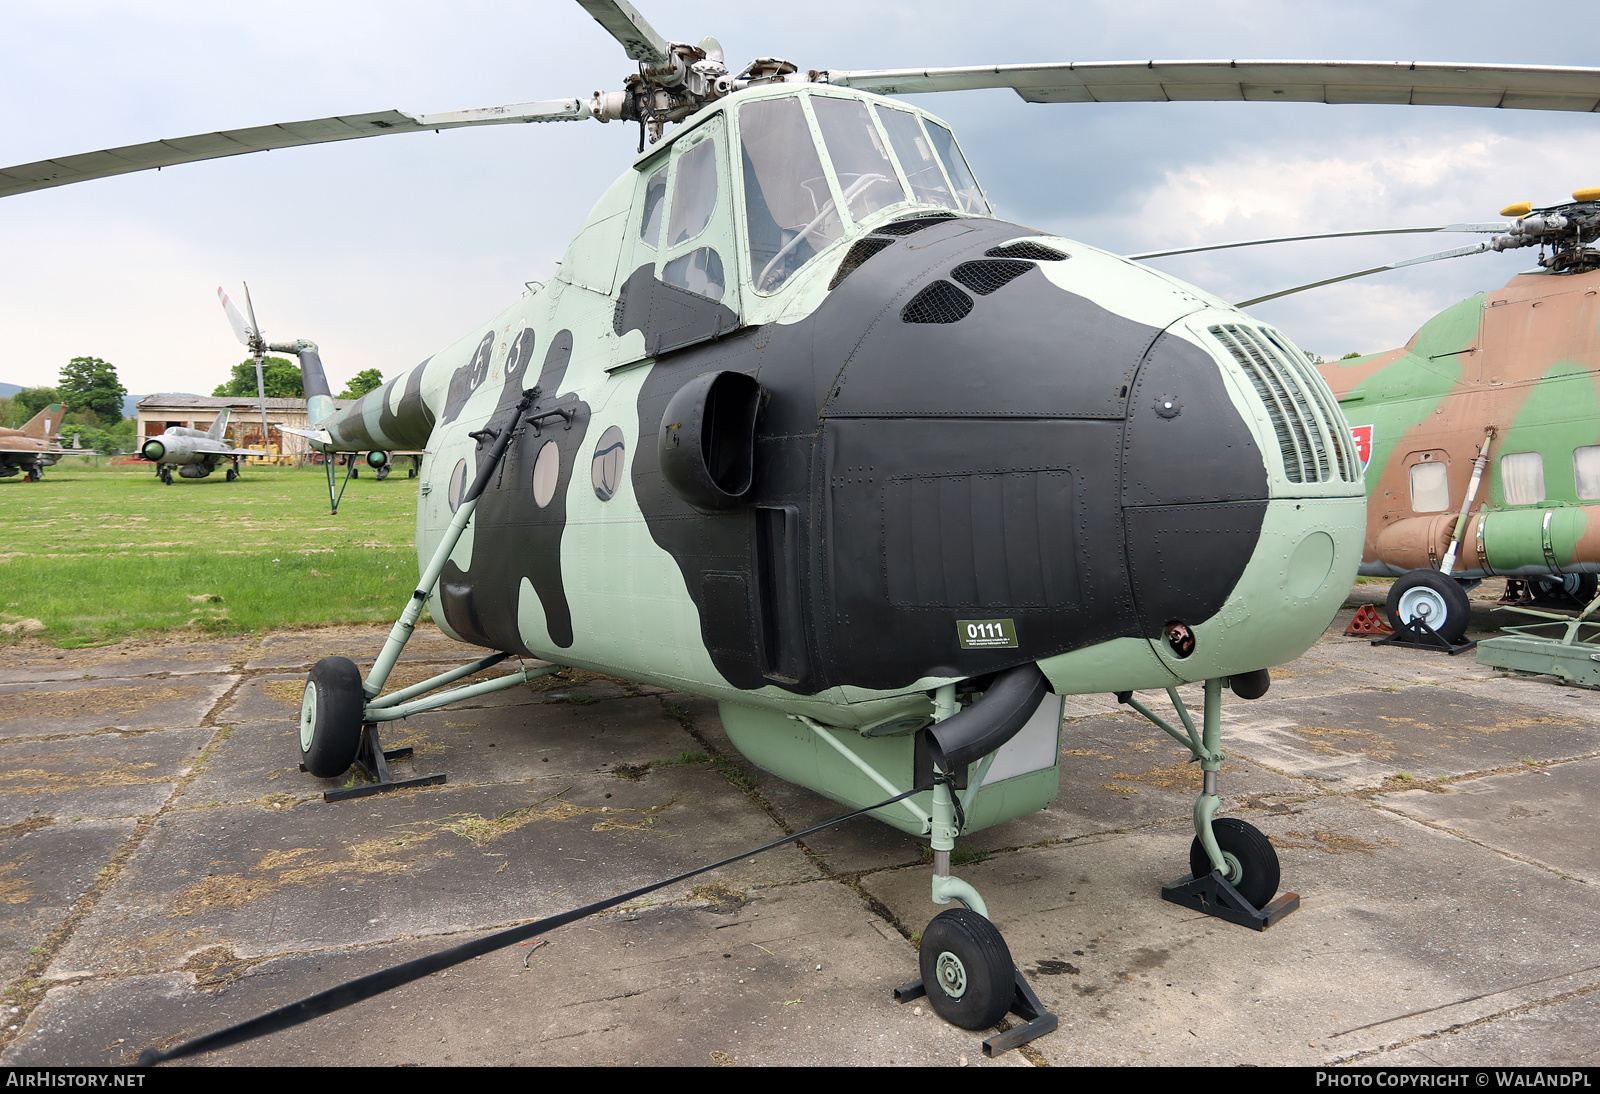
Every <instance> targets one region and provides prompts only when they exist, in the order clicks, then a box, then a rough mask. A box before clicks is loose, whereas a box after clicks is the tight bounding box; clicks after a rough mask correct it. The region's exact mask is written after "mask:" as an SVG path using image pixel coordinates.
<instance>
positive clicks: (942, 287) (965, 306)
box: [900, 281, 972, 323]
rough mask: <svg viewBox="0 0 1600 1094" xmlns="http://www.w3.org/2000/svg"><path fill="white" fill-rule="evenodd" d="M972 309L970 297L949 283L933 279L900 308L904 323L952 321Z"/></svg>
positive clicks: (964, 316)
mask: <svg viewBox="0 0 1600 1094" xmlns="http://www.w3.org/2000/svg"><path fill="white" fill-rule="evenodd" d="M971 310H972V297H970V296H968V295H967V294H966V293H964V292H962V291H961V290H960V289H958V288H956V287H955V286H954V285H952V284H950V282H948V281H935V282H934V283H933V284H932V285H929V286H928V287H927V288H926V289H923V290H922V291H921V292H919V293H918V294H917V295H916V296H913V297H912V298H911V303H909V304H907V305H906V306H905V307H904V308H901V309H900V320H901V322H904V323H954V322H957V321H958V320H961V319H965V318H966V317H967V313H968V312H970V311H971Z"/></svg>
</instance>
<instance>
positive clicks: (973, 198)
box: [922, 118, 992, 216]
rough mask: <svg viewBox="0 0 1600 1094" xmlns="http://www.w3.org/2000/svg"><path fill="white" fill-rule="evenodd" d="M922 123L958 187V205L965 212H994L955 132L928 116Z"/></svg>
mask: <svg viewBox="0 0 1600 1094" xmlns="http://www.w3.org/2000/svg"><path fill="white" fill-rule="evenodd" d="M922 124H923V125H924V126H926V127H927V130H928V139H929V140H931V141H932V142H933V150H934V151H935V152H937V153H939V159H940V160H941V161H942V162H943V163H944V170H945V174H947V175H949V176H950V185H952V186H954V187H955V188H956V205H957V206H958V207H959V208H960V210H961V211H962V212H963V213H976V214H977V215H979V216H989V215H990V213H991V212H992V210H990V208H989V202H988V200H987V199H985V198H984V196H983V190H982V188H981V187H979V185H978V180H977V178H976V177H974V176H973V174H972V168H971V167H969V166H967V159H966V157H965V156H963V155H962V154H961V149H960V148H958V147H957V146H956V138H955V134H953V133H951V132H950V130H948V129H946V128H945V127H944V126H942V125H939V124H938V123H937V122H931V121H929V120H928V119H927V118H924V119H922Z"/></svg>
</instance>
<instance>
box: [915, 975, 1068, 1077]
mask: <svg viewBox="0 0 1600 1094" xmlns="http://www.w3.org/2000/svg"><path fill="white" fill-rule="evenodd" d="M1011 972H1012V976H1013V977H1014V985H1015V987H1014V989H1013V992H1012V996H1011V1006H1010V1008H1009V1009H1008V1011H1007V1013H1009V1014H1015V1015H1016V1016H1017V1017H1018V1018H1021V1019H1022V1024H1021V1025H1020V1026H1014V1027H1012V1028H1011V1029H1008V1030H1006V1031H1005V1032H1003V1033H997V1034H995V1035H994V1036H993V1037H990V1038H987V1039H986V1040H985V1041H984V1042H983V1054H984V1055H985V1056H988V1057H995V1056H999V1055H1001V1054H1002V1053H1005V1052H1010V1051H1011V1050H1012V1049H1014V1048H1016V1047H1017V1046H1018V1045H1025V1044H1027V1043H1028V1042H1029V1041H1035V1040H1038V1039H1039V1038H1040V1037H1043V1036H1044V1035H1045V1034H1047V1033H1054V1032H1055V1031H1056V1027H1057V1026H1059V1025H1060V1022H1059V1021H1058V1020H1057V1019H1056V1016H1055V1015H1054V1014H1051V1013H1050V1012H1049V1011H1047V1010H1045V1009H1044V1004H1043V1003H1041V1002H1039V997H1038V996H1037V995H1035V994H1034V991H1033V986H1032V985H1031V984H1029V983H1028V978H1027V977H1026V976H1023V975H1022V970H1021V969H1019V968H1016V967H1015V966H1013V967H1012V969H1011ZM927 994H928V989H927V988H925V987H924V986H923V984H922V980H921V979H920V978H918V979H916V980H913V981H912V982H911V983H909V984H902V985H901V986H900V987H898V988H895V989H894V1001H895V1002H896V1003H909V1002H911V1001H912V1000H913V999H921V998H922V997H923V996H925V995H927Z"/></svg>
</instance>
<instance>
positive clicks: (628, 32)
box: [578, 0, 671, 65]
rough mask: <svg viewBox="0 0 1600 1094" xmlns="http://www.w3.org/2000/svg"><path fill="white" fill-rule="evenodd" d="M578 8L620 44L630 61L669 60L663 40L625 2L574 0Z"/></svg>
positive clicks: (667, 50)
mask: <svg viewBox="0 0 1600 1094" xmlns="http://www.w3.org/2000/svg"><path fill="white" fill-rule="evenodd" d="M578 6H579V7H581V8H583V10H584V11H586V12H588V13H589V14H590V15H592V16H594V19H595V22H597V23H599V24H600V25H601V26H602V27H605V28H606V33H608V34H610V35H611V37H613V38H615V39H616V40H617V41H619V42H621V43H622V48H623V49H624V50H626V51H627V54H628V56H629V57H630V58H631V59H633V60H635V61H644V62H645V63H646V64H652V65H659V64H661V63H662V62H664V61H666V60H668V59H669V58H670V57H671V53H670V52H669V50H670V46H669V44H668V42H667V40H666V39H665V38H663V37H661V35H659V34H657V33H656V28H655V27H652V26H651V25H650V24H649V23H647V22H645V18H644V16H642V15H640V14H639V11H638V9H637V8H635V7H634V6H633V5H632V4H630V3H628V0H578Z"/></svg>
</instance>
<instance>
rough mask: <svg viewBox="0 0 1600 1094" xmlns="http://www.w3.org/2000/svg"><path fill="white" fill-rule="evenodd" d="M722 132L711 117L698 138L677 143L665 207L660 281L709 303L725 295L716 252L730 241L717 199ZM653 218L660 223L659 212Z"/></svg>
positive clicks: (724, 209) (725, 210)
mask: <svg viewBox="0 0 1600 1094" xmlns="http://www.w3.org/2000/svg"><path fill="white" fill-rule="evenodd" d="M721 132H722V119H721V118H720V117H718V118H713V119H711V120H710V121H708V122H707V123H706V124H705V125H704V126H702V127H701V131H700V133H699V134H698V135H697V136H692V137H690V138H689V139H688V140H686V141H680V142H679V145H678V148H677V149H676V158H675V159H674V160H673V164H672V178H671V181H670V185H669V187H668V189H669V190H670V194H669V196H668V197H667V199H666V202H665V205H666V206H667V208H668V210H669V211H668V212H667V214H666V222H667V224H666V238H665V239H664V240H663V241H662V249H663V252H664V255H663V257H664V261H663V262H662V265H661V273H660V277H661V280H662V281H663V282H665V283H666V284H668V285H674V286H676V287H678V288H680V289H684V290H687V291H688V292H692V293H694V294H695V295H697V296H703V297H705V298H706V299H708V300H721V299H722V298H723V295H724V294H725V293H726V292H727V279H726V276H725V274H724V272H723V263H722V255H721V253H719V251H718V250H717V246H718V245H720V246H723V247H725V246H727V244H728V242H729V239H728V237H729V236H730V233H731V226H730V223H729V222H730V220H731V219H732V218H731V216H730V215H729V208H730V207H729V205H728V203H727V202H725V201H723V200H722V194H723V193H724V192H725V191H726V190H727V185H726V183H725V182H724V180H723V177H722V170H723V169H722V166H721V157H720V153H719V145H720V144H721V139H720V134H721ZM652 181H653V180H652ZM646 200H647V201H648V195H647V196H646ZM656 218H657V220H660V219H661V214H660V213H659V212H658V213H657V214H656Z"/></svg>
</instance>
